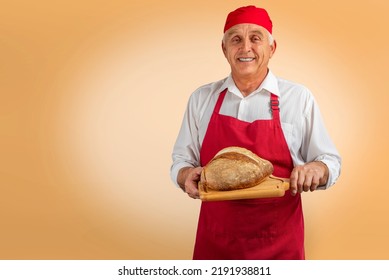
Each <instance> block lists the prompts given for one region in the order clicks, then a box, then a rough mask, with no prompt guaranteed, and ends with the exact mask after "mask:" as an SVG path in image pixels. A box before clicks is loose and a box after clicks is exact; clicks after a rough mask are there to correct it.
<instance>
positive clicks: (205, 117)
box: [170, 71, 341, 188]
mask: <svg viewBox="0 0 389 280" xmlns="http://www.w3.org/2000/svg"><path fill="white" fill-rule="evenodd" d="M226 88H227V89H228V90H227V94H226V97H225V98H224V101H223V104H222V107H221V109H220V114H222V115H228V116H232V117H234V118H237V119H239V120H242V121H246V122H253V121H255V120H263V119H271V118H272V114H271V110H270V105H269V102H270V93H273V94H275V95H277V96H278V97H279V102H280V105H279V106H280V118H281V126H282V130H283V132H284V135H285V139H286V142H287V144H288V147H289V150H290V153H291V156H292V160H293V163H294V165H295V166H296V165H302V164H305V163H307V162H311V161H322V162H323V163H325V164H326V165H327V167H328V169H329V178H328V182H327V185H326V186H324V187H321V188H328V187H329V186H331V185H333V184H334V183H335V182H336V180H337V178H338V177H339V175H340V169H341V158H340V155H339V153H338V151H337V150H336V148H335V146H334V144H333V143H332V141H331V139H330V137H329V135H328V133H327V131H326V128H325V126H324V123H323V119H322V117H321V114H320V111H319V107H318V105H317V103H316V101H315V99H314V97H313V95H312V93H311V92H310V91H309V90H308V89H307V88H306V87H304V86H302V85H299V84H296V83H292V82H290V81H287V80H284V79H281V78H279V77H276V76H274V75H273V73H272V72H271V71H269V72H268V75H267V76H266V78H265V80H264V81H263V82H262V84H261V85H260V87H259V88H258V89H257V90H255V91H254V92H252V93H251V94H249V95H248V96H246V97H244V96H243V95H242V93H241V92H240V91H239V89H238V88H237V87H236V85H235V83H234V81H233V79H232V77H231V75H230V76H229V77H227V78H225V79H223V80H220V81H217V82H214V83H211V84H207V85H204V86H202V87H200V88H198V89H197V90H196V91H195V92H193V93H192V95H191V96H190V98H189V102H188V105H187V108H186V112H185V115H184V119H183V121H182V125H181V129H180V132H179V134H178V137H177V140H176V143H175V145H174V149H173V154H172V158H173V164H172V166H171V170H170V175H171V179H172V180H173V182H174V183H175V184H177V175H178V171H179V170H180V169H181V168H183V167H187V166H192V167H197V166H200V149H201V145H202V143H203V140H204V136H205V133H206V131H207V127H208V123H209V120H210V118H211V115H212V113H213V109H214V107H215V105H216V101H217V99H218V97H219V93H220V92H221V91H223V90H224V89H226Z"/></svg>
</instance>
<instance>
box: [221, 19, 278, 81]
mask: <svg viewBox="0 0 389 280" xmlns="http://www.w3.org/2000/svg"><path fill="white" fill-rule="evenodd" d="M222 48H223V53H224V56H225V57H226V58H227V60H228V63H229V64H230V66H231V73H232V76H233V77H235V78H240V79H242V78H243V79H250V78H255V77H259V76H261V74H263V73H266V72H267V68H268V63H269V59H270V58H271V57H272V55H273V53H274V51H275V42H274V41H272V42H271V41H270V39H269V33H268V31H267V30H266V29H265V28H263V27H262V26H259V25H256V24H238V25H235V26H233V27H232V28H230V29H229V30H227V31H226V33H225V35H224V38H223V44H222Z"/></svg>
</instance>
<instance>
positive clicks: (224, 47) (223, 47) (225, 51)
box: [222, 41, 227, 58]
mask: <svg viewBox="0 0 389 280" xmlns="http://www.w3.org/2000/svg"><path fill="white" fill-rule="evenodd" d="M222 50H223V54H224V57H225V58H227V56H226V54H227V50H226V46H225V45H224V42H223V41H222Z"/></svg>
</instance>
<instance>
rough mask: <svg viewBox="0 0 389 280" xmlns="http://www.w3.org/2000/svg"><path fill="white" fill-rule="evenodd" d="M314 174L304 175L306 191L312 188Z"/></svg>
mask: <svg viewBox="0 0 389 280" xmlns="http://www.w3.org/2000/svg"><path fill="white" fill-rule="evenodd" d="M312 177H313V176H312V174H310V173H308V174H305V176H304V183H303V190H304V192H307V191H309V190H310V188H311V186H312Z"/></svg>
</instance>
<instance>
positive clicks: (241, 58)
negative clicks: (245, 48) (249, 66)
mask: <svg viewBox="0 0 389 280" xmlns="http://www.w3.org/2000/svg"><path fill="white" fill-rule="evenodd" d="M238 60H239V61H240V62H251V61H253V60H254V57H240V58H238Z"/></svg>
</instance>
